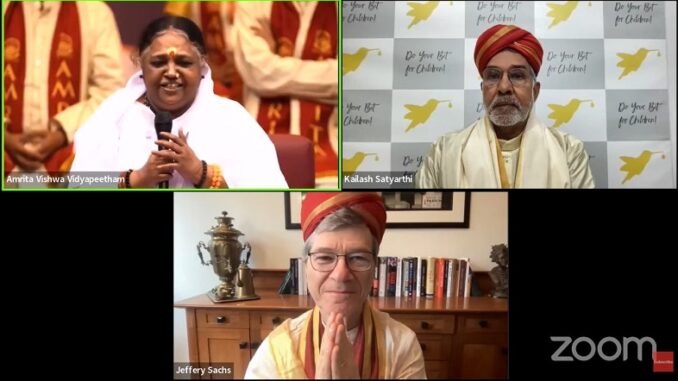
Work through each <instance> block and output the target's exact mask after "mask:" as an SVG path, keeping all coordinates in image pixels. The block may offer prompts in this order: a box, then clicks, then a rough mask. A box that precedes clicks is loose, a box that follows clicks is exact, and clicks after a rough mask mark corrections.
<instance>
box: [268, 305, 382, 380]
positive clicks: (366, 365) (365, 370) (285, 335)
mask: <svg viewBox="0 0 678 381" xmlns="http://www.w3.org/2000/svg"><path fill="white" fill-rule="evenodd" d="M290 321H291V320H287V321H285V322H283V324H281V325H280V326H279V327H278V328H276V329H275V330H274V331H273V332H271V334H270V335H269V337H268V340H269V343H270V348H271V352H272V355H273V360H274V361H275V364H276V368H277V370H278V374H279V375H280V377H281V378H286V379H287V378H301V379H306V378H313V377H314V376H315V368H316V366H317V363H318V359H319V358H320V344H321V343H320V341H321V337H322V335H321V325H322V323H321V320H320V310H319V309H318V307H317V306H316V307H315V308H314V309H313V310H312V311H311V313H310V314H308V317H307V318H306V320H305V321H304V323H303V328H302V332H301V336H300V338H299V341H298V342H294V341H293V340H292V336H291V330H290ZM359 329H360V328H359ZM362 330H363V333H364V334H363V335H362V337H363V339H362V340H363V341H362V342H358V340H359V338H356V343H355V344H354V348H355V346H356V345H357V346H358V347H362V349H363V350H362V352H363V355H362V364H363V366H362V370H361V372H360V373H361V378H363V379H366V378H375V377H377V378H380V379H383V378H384V377H385V374H386V359H385V354H386V353H385V348H386V346H385V344H384V338H385V334H384V327H383V326H382V324H381V322H380V321H379V320H378V319H377V317H376V314H375V313H374V311H373V310H372V308H371V307H370V305H369V304H368V303H365V304H364V307H363V314H362ZM309 335H311V337H309ZM359 336H360V335H359ZM310 339H312V340H310ZM307 342H310V343H311V345H312V348H310V347H307ZM375 344H376V345H375ZM308 352H310V353H312V356H310V358H311V360H310V361H309V360H308V358H309V356H308ZM375 352H376V353H375ZM359 366H360V365H359ZM309 373H311V374H309Z"/></svg>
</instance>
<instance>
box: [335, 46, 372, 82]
mask: <svg viewBox="0 0 678 381" xmlns="http://www.w3.org/2000/svg"><path fill="white" fill-rule="evenodd" d="M373 51H376V52H377V55H378V56H381V50H379V49H367V48H360V49H358V51H357V52H355V53H353V54H349V53H343V54H342V55H341V57H342V59H343V62H344V64H343V66H342V68H341V75H342V76H344V75H346V74H348V73H350V72H352V71H356V70H358V68H359V67H360V65H361V64H362V63H363V60H364V59H365V57H367V53H369V52H373Z"/></svg>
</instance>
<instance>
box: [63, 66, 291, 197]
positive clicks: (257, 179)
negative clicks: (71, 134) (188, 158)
mask: <svg viewBox="0 0 678 381" xmlns="http://www.w3.org/2000/svg"><path fill="white" fill-rule="evenodd" d="M140 74H141V71H139V72H137V73H136V74H134V75H133V76H132V77H131V78H130V80H129V81H128V82H127V86H126V87H125V88H124V89H121V90H119V91H118V92H116V93H115V94H113V95H112V96H111V97H110V98H109V99H107V100H106V101H105V102H104V103H102V104H101V107H100V108H99V109H98V110H97V111H96V112H95V114H94V115H92V118H91V119H90V120H89V121H88V122H87V123H86V124H85V125H84V126H82V128H81V129H80V130H79V131H78V133H77V134H76V136H75V160H74V161H73V166H72V167H71V174H73V175H75V174H77V172H91V171H97V172H111V173H119V172H124V171H126V170H128V169H139V168H141V167H142V166H143V165H144V164H145V163H146V161H147V160H148V158H149V156H150V155H151V152H152V151H155V150H157V149H158V147H157V145H156V144H155V143H154V142H155V140H157V139H158V136H157V134H156V131H155V124H154V120H155V116H154V114H153V113H152V112H151V111H150V109H149V108H147V107H146V106H143V105H141V104H139V103H138V102H137V101H136V100H137V99H138V98H139V97H140V96H141V95H142V94H143V93H144V92H145V91H146V87H145V85H144V82H143V80H142V79H141V78H139V75H140ZM204 74H205V78H204V79H202V80H201V83H200V87H199V89H198V95H197V96H196V98H195V100H194V101H193V104H192V105H191V107H190V108H189V109H188V110H187V111H186V112H185V113H184V114H183V115H181V116H180V117H178V118H176V119H174V120H173V121H172V134H175V135H178V133H179V129H180V128H181V129H183V132H184V134H186V135H187V142H188V145H189V146H190V147H191V149H192V150H193V152H194V153H195V155H196V156H197V157H198V158H199V159H201V160H205V161H206V162H207V163H208V164H218V165H219V166H220V167H221V171H222V174H223V177H224V180H226V183H227V184H228V186H229V187H230V188H287V183H286V181H285V178H284V177H283V174H282V172H281V171H280V166H279V164H278V157H277V155H276V152H275V147H274V146H273V143H272V142H271V140H270V139H269V138H268V136H267V135H266V133H264V131H263V130H262V129H261V127H259V125H258V124H257V122H256V121H255V120H254V119H253V118H252V117H251V116H250V115H249V114H248V113H247V111H246V110H245V109H244V108H243V107H242V106H241V105H240V104H239V103H237V102H234V101H231V100H228V99H225V98H221V97H218V96H216V95H215V94H214V93H213V92H212V88H213V82H212V79H211V75H210V74H211V73H210V72H209V71H208V70H207V71H206V72H205V73H204ZM169 186H170V188H193V184H192V183H191V182H190V181H189V180H186V179H184V178H183V177H182V176H181V175H180V174H179V173H176V172H175V173H174V174H173V176H172V179H171V180H170V182H169Z"/></svg>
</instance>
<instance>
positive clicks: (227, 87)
mask: <svg viewBox="0 0 678 381" xmlns="http://www.w3.org/2000/svg"><path fill="white" fill-rule="evenodd" d="M236 5H237V3H236V2H233V1H227V2H226V1H201V2H191V1H168V2H167V5H166V6H165V13H167V14H170V15H174V16H183V17H187V18H189V19H191V20H193V22H195V23H196V24H197V25H198V26H199V27H200V29H201V30H202V34H203V36H204V38H205V49H206V50H207V63H208V64H209V65H210V69H212V80H213V81H214V92H215V94H217V95H220V96H224V97H227V98H229V99H232V100H234V101H236V102H239V103H242V85H243V84H242V79H241V78H240V75H239V74H238V72H237V71H236V69H235V60H234V58H233V34H234V28H233V22H234V17H235V12H236Z"/></svg>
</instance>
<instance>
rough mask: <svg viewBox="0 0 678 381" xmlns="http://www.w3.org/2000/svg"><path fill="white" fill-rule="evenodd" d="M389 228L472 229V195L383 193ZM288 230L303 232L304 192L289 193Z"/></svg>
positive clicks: (286, 224)
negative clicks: (302, 198) (302, 200)
mask: <svg viewBox="0 0 678 381" xmlns="http://www.w3.org/2000/svg"><path fill="white" fill-rule="evenodd" d="M379 193H380V194H381V196H382V199H383V200H384V205H385V206H386V227H387V228H462V229H464V228H468V227H469V223H470V221H469V219H470V215H471V192H415V191H408V192H379ZM284 195H285V196H284V197H285V228H286V229H301V221H300V215H301V196H302V193H301V192H285V193H284Z"/></svg>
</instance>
